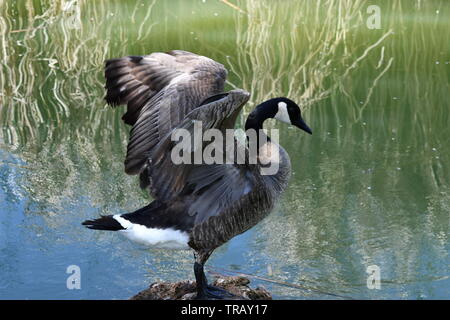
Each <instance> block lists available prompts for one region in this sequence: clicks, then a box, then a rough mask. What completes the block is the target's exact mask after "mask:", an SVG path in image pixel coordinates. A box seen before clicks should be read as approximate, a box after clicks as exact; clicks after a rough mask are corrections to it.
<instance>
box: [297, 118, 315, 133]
mask: <svg viewBox="0 0 450 320" xmlns="http://www.w3.org/2000/svg"><path fill="white" fill-rule="evenodd" d="M293 125H294V126H296V127H297V128H300V129H302V130H304V131H306V132H308V133H309V134H312V130H311V129H310V128H309V127H308V125H307V124H306V123H305V121H303V119H300V120H298V121H297V122H296V123H293Z"/></svg>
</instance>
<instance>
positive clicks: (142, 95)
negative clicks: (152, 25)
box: [105, 50, 227, 174]
mask: <svg viewBox="0 0 450 320" xmlns="http://www.w3.org/2000/svg"><path fill="white" fill-rule="evenodd" d="M226 74H227V72H226V69H225V68H224V67H223V65H221V64H220V63H217V62H215V61H214V60H211V59H209V58H207V57H203V56H198V55H196V54H193V53H190V52H186V51H181V50H174V51H170V52H168V53H160V52H156V53H152V54H150V55H147V56H128V57H124V58H119V59H111V60H108V61H107V62H106V66H105V77H106V90H107V92H106V97H105V99H106V101H107V102H108V104H110V105H112V106H116V105H120V104H126V105H127V112H126V113H125V114H124V115H123V117H122V119H123V120H124V122H125V123H127V124H129V125H132V126H133V128H132V130H131V132H130V141H129V144H128V148H127V157H126V160H125V171H126V172H127V173H129V174H138V173H141V172H142V171H143V169H144V168H145V165H146V162H147V161H146V159H147V158H148V157H149V156H150V155H151V150H152V148H153V147H154V146H155V145H156V144H157V143H158V142H159V140H160V139H161V138H162V137H164V136H165V135H166V134H167V133H168V132H170V131H171V130H172V129H173V128H174V127H176V125H177V124H179V123H180V122H181V121H182V120H183V119H184V117H185V116H186V115H187V114H188V113H189V112H190V111H192V110H193V109H195V108H197V107H198V106H199V105H200V103H201V102H202V101H203V100H205V99H207V98H208V97H210V96H212V95H215V94H218V93H221V92H223V88H224V84H225V79H226Z"/></svg>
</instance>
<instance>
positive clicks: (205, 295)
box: [196, 285, 241, 300]
mask: <svg viewBox="0 0 450 320" xmlns="http://www.w3.org/2000/svg"><path fill="white" fill-rule="evenodd" d="M196 299H197V300H234V299H241V297H239V296H236V295H234V294H232V293H231V292H228V291H227V290H225V289H222V288H219V287H215V286H211V285H206V286H205V287H203V288H198V289H197V297H196Z"/></svg>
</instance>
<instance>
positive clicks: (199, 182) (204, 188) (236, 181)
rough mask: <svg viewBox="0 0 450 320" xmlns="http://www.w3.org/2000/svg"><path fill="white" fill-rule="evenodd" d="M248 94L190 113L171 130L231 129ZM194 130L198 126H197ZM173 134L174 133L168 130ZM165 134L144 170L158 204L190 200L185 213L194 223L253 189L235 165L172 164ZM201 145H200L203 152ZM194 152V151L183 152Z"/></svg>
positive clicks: (248, 176)
mask: <svg viewBox="0 0 450 320" xmlns="http://www.w3.org/2000/svg"><path fill="white" fill-rule="evenodd" d="M248 98H249V94H248V93H247V92H245V91H242V90H233V91H230V92H229V93H227V94H224V95H221V96H220V97H219V98H218V99H216V100H213V101H211V102H209V103H207V104H205V105H202V106H201V107H199V108H197V109H195V110H193V111H192V112H191V113H189V114H188V115H187V116H186V118H185V119H184V120H183V121H182V122H181V123H180V124H179V125H178V126H177V127H176V128H175V129H174V130H179V129H184V130H187V132H189V133H190V134H191V135H193V134H194V128H195V124H196V123H198V121H201V124H202V130H203V132H204V131H205V130H208V129H219V130H220V131H221V132H224V131H225V129H228V128H234V124H235V120H236V118H237V116H238V114H239V112H240V111H241V109H242V107H243V105H244V104H245V103H246V102H247V101H248ZM197 128H198V127H197ZM172 132H174V131H172ZM172 132H171V133H169V134H168V135H167V136H166V137H165V138H164V139H162V140H161V142H160V143H159V144H158V146H157V147H156V148H155V152H154V153H153V156H152V158H151V161H152V163H151V165H149V166H148V167H147V174H148V177H149V180H150V181H151V184H150V192H151V194H152V195H153V196H154V197H155V198H157V199H159V200H160V201H163V202H164V201H169V200H171V199H174V198H176V197H177V196H179V195H183V196H184V197H187V198H189V199H191V201H192V202H191V203H190V206H189V214H190V215H196V223H199V222H201V221H204V220H205V219H206V218H207V217H209V216H211V215H217V214H219V213H220V212H221V211H222V210H223V209H224V208H226V207H227V206H229V205H230V204H233V203H235V202H236V201H237V200H239V199H240V198H241V197H242V196H244V195H245V194H247V193H248V192H250V191H251V190H252V188H253V179H252V175H251V174H250V173H249V171H248V170H247V169H248V168H247V167H246V166H245V165H239V164H234V163H233V164H204V163H203V164H195V163H191V164H183V163H182V164H174V161H173V159H172V158H171V152H172V148H173V147H174V145H175V144H176V142H174V141H172V138H171V135H172ZM204 147H205V145H202V146H201V148H202V149H203V148H204ZM185 151H186V152H191V153H194V152H195V148H192V149H191V150H185Z"/></svg>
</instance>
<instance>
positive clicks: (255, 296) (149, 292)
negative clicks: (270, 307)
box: [130, 276, 272, 300]
mask: <svg viewBox="0 0 450 320" xmlns="http://www.w3.org/2000/svg"><path fill="white" fill-rule="evenodd" d="M249 283H250V280H248V279H247V278H244V277H240V276H232V277H224V276H219V277H217V278H216V280H215V281H214V282H213V283H212V285H213V286H216V287H220V288H223V289H225V290H227V291H229V292H231V293H232V294H234V295H236V296H238V297H237V299H241V300H271V299H272V296H271V295H270V293H269V292H268V291H267V290H266V289H264V288H261V287H257V288H256V289H252V288H250V287H249V286H248V284H249ZM196 294H197V293H196V292H195V281H192V280H185V281H180V282H175V283H171V282H155V283H152V284H151V285H150V287H148V288H147V289H145V290H143V291H141V292H139V293H138V294H136V295H135V296H133V297H131V298H130V299H131V300H192V299H194V298H195V296H196Z"/></svg>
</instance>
